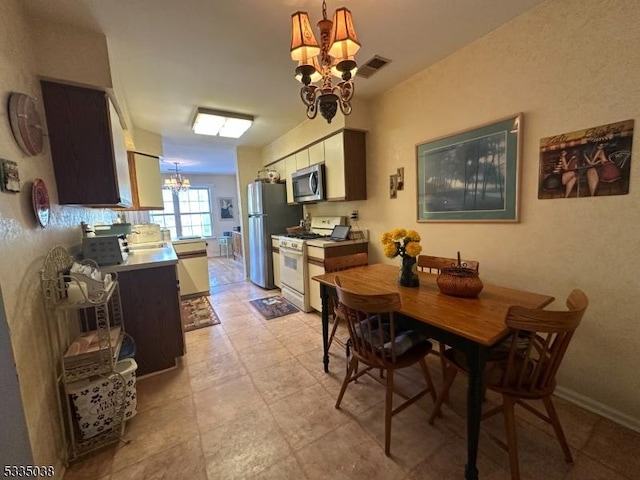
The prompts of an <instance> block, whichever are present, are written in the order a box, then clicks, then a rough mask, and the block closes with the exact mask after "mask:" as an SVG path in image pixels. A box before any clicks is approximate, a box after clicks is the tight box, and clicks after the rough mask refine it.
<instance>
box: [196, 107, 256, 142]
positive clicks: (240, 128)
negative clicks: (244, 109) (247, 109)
mask: <svg viewBox="0 0 640 480" xmlns="http://www.w3.org/2000/svg"><path fill="white" fill-rule="evenodd" d="M252 124H253V117H252V116H251V115H242V114H239V113H232V112H223V111H219V110H209V109H206V108H200V107H198V110H197V113H196V117H195V119H194V121H193V125H192V129H193V131H194V132H195V133H197V134H199V135H214V136H215V135H219V136H221V137H229V138H240V137H241V136H242V134H243V133H244V132H246V131H247V130H248V129H249V127H251V125H252Z"/></svg>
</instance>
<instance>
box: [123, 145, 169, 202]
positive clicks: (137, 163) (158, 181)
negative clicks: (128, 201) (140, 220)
mask: <svg viewBox="0 0 640 480" xmlns="http://www.w3.org/2000/svg"><path fill="white" fill-rule="evenodd" d="M127 156H128V159H129V176H130V177H131V193H132V196H133V207H132V208H131V210H163V209H164V202H163V200H162V177H161V176H160V159H159V158H158V157H154V156H152V155H146V154H144V153H137V152H127Z"/></svg>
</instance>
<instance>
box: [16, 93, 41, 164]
mask: <svg viewBox="0 0 640 480" xmlns="http://www.w3.org/2000/svg"><path fill="white" fill-rule="evenodd" d="M9 120H10V122H11V130H12V131H13V136H14V137H15V139H16V142H18V145H19V146H20V148H21V149H22V151H23V152H24V153H26V154H27V155H39V154H40V153H42V144H43V140H42V121H41V120H40V114H39V113H38V108H37V104H36V99H35V98H34V97H31V96H29V95H27V94H25V93H18V92H13V93H12V94H11V96H10V97H9Z"/></svg>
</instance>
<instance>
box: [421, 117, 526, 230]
mask: <svg viewBox="0 0 640 480" xmlns="http://www.w3.org/2000/svg"><path fill="white" fill-rule="evenodd" d="M521 130H522V114H518V115H514V116H512V117H508V118H505V119H503V120H499V121H497V122H495V123H491V124H488V125H483V126H480V127H476V128H473V129H471V130H466V131H464V132H460V133H457V134H455V135H450V136H447V137H444V138H439V139H436V140H431V141H429V142H426V143H422V144H419V145H418V146H417V147H416V157H417V177H418V188H417V192H418V199H417V208H418V222H517V221H518V170H519V162H520V134H521Z"/></svg>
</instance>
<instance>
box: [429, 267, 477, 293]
mask: <svg viewBox="0 0 640 480" xmlns="http://www.w3.org/2000/svg"><path fill="white" fill-rule="evenodd" d="M436 282H437V284H438V288H439V289H440V291H441V292H442V293H444V294H445V295H451V296H453V297H467V298H475V297H477V296H478V294H479V293H480V292H481V291H482V288H483V287H484V285H483V284H482V280H480V277H479V276H478V272H476V271H475V270H473V269H471V268H465V267H449V268H443V269H442V270H441V272H440V274H439V275H438V278H437V279H436Z"/></svg>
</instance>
